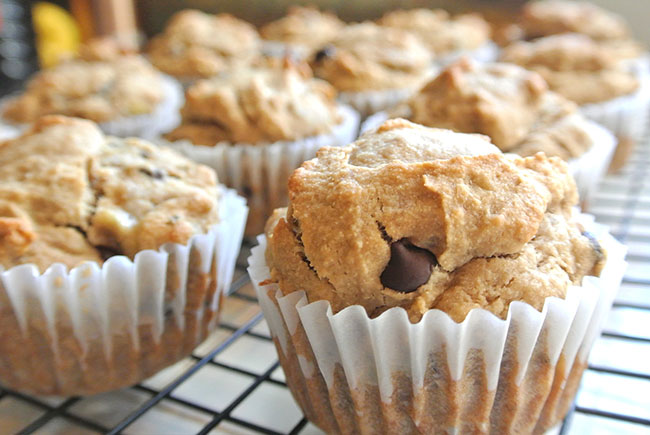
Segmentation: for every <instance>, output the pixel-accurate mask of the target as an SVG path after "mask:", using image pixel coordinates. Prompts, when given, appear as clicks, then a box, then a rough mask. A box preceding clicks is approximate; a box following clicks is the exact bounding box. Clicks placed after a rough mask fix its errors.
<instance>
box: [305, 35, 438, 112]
mask: <svg viewBox="0 0 650 435" xmlns="http://www.w3.org/2000/svg"><path fill="white" fill-rule="evenodd" d="M432 59H433V57H432V54H431V52H430V50H429V49H427V47H426V46H425V45H424V44H423V43H422V42H421V41H420V39H419V38H418V37H416V36H415V35H413V34H411V33H409V32H408V31H406V30H403V29H397V28H391V27H383V26H378V25H377V24H374V23H370V22H364V23H360V24H353V25H350V26H347V27H345V28H344V29H343V30H341V31H340V32H339V33H338V36H337V37H336V38H335V39H334V40H332V41H331V42H330V43H329V44H327V45H326V46H324V47H322V48H321V49H320V50H319V51H318V52H316V54H315V55H314V56H313V58H312V62H311V65H312V67H313V69H314V74H315V75H316V77H320V78H322V79H324V80H327V81H328V82H329V83H331V84H332V85H333V86H334V87H335V88H336V89H337V90H338V91H340V93H339V99H340V100H341V101H343V102H344V103H346V104H350V105H351V106H352V107H354V108H355V109H356V110H357V111H358V112H359V113H361V114H362V116H367V115H369V114H371V113H375V112H378V111H380V110H384V109H386V108H387V107H390V106H392V105H395V104H397V103H398V102H400V101H402V100H403V99H404V98H406V97H407V96H408V95H410V94H411V93H412V92H413V91H414V90H415V89H416V88H417V87H418V86H419V85H421V84H422V82H423V81H424V80H425V79H426V77H427V76H428V75H429V74H430V73H431V67H432Z"/></svg>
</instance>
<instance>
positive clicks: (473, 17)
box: [379, 9, 490, 55]
mask: <svg viewBox="0 0 650 435" xmlns="http://www.w3.org/2000/svg"><path fill="white" fill-rule="evenodd" d="M379 24H381V25H382V26H386V27H395V28H398V29H404V30H407V31H409V32H412V33H414V34H415V35H417V36H418V37H419V38H420V40H422V41H423V42H424V43H425V44H426V45H427V47H429V49H430V50H432V51H433V52H434V53H435V54H436V55H444V54H448V53H450V52H453V51H457V50H474V49H477V48H479V47H480V46H481V45H483V44H485V43H486V42H488V41H489V39H490V26H489V24H488V23H487V21H485V20H484V19H483V18H482V17H481V16H480V15H478V14H464V15H457V16H455V17H451V16H450V15H449V13H448V12H447V11H445V10H443V9H411V10H396V11H391V12H388V13H387V14H385V15H384V16H383V17H382V18H381V19H380V20H379Z"/></svg>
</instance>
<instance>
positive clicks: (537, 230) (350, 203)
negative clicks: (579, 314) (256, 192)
mask: <svg viewBox="0 0 650 435" xmlns="http://www.w3.org/2000/svg"><path fill="white" fill-rule="evenodd" d="M289 196H290V203H289V208H288V209H279V210H277V211H276V213H275V215H274V216H273V217H272V218H271V219H270V220H269V222H268V224H267V238H268V247H267V252H266V255H267V262H268V265H269V267H270V270H271V277H272V280H273V281H275V282H278V283H279V286H280V289H281V290H282V291H283V292H284V293H285V294H286V293H290V292H293V291H297V290H304V291H305V292H306V294H307V297H308V299H309V301H310V302H313V301H315V300H319V299H325V300H328V301H329V302H330V303H331V304H332V308H333V310H334V311H335V312H336V311H340V310H341V309H343V308H345V307H347V306H350V305H355V304H359V305H362V306H363V307H364V308H365V309H366V311H367V312H368V314H369V315H370V316H376V315H378V314H380V313H382V312H383V311H385V310H386V309H388V308H391V307H403V308H405V309H406V310H407V311H408V314H409V317H410V319H411V321H413V322H417V321H418V320H419V319H420V318H421V317H422V315H423V314H424V313H425V312H426V311H427V310H430V309H433V308H439V309H442V310H444V311H446V312H447V313H448V314H449V315H450V316H451V317H452V318H453V319H454V320H456V321H461V320H462V319H464V317H465V316H466V315H467V313H468V312H469V311H470V310H471V309H473V308H477V307H481V308H484V309H487V310H489V311H491V312H493V313H494V314H496V315H497V316H500V317H502V318H504V317H505V315H506V313H507V309H508V306H509V304H510V302H512V301H516V300H520V301H523V302H526V303H528V304H530V305H532V306H534V307H535V308H537V309H541V308H542V306H543V303H544V300H545V298H546V297H548V296H558V297H564V295H565V294H566V291H567V288H568V287H569V286H570V285H571V284H579V283H580V282H581V280H582V278H583V276H584V275H586V274H590V273H597V272H598V270H599V267H600V265H601V262H602V259H603V256H602V252H601V251H600V248H599V247H598V246H595V244H594V242H592V240H591V239H590V238H589V237H587V236H584V235H582V234H581V230H580V228H579V227H578V226H577V225H576V224H575V223H574V222H573V221H572V220H571V207H572V206H573V205H574V204H575V203H576V200H577V194H576V188H575V184H574V182H573V179H572V177H571V175H570V174H569V173H568V171H567V166H566V164H565V163H564V162H562V161H561V160H559V159H557V158H547V157H546V156H544V155H543V154H541V153H540V154H537V155H535V156H533V157H527V158H520V157H515V156H512V155H505V154H501V153H500V152H499V150H498V149H497V148H496V147H494V146H493V145H491V144H490V143H489V141H488V140H487V138H486V137H485V136H480V135H467V134H462V133H454V132H451V131H449V130H441V129H431V128H426V127H423V126H419V125H416V124H412V123H410V122H408V121H405V120H401V119H394V120H390V121H387V122H386V123H384V124H383V125H382V126H380V127H379V128H378V129H377V130H375V131H371V132H368V133H366V134H364V135H363V136H361V137H360V138H359V139H358V140H357V141H356V142H354V143H352V144H351V145H349V146H346V147H343V148H322V149H321V150H320V151H319V152H318V155H317V157H316V158H315V159H313V160H310V161H308V162H305V163H304V164H303V165H302V166H301V167H300V168H299V169H297V170H296V171H295V172H294V174H293V176H292V177H291V178H290V180H289Z"/></svg>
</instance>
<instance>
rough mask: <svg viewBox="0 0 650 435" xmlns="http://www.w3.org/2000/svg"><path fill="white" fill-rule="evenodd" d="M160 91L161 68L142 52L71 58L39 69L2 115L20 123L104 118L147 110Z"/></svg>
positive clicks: (159, 97) (161, 95) (161, 96)
mask: <svg viewBox="0 0 650 435" xmlns="http://www.w3.org/2000/svg"><path fill="white" fill-rule="evenodd" d="M164 96H165V95H164V90H163V82H162V77H161V75H160V73H159V72H158V71H156V70H155V69H154V68H153V67H152V66H151V65H150V64H149V63H148V62H147V61H146V60H144V59H143V58H142V57H140V56H135V55H134V56H121V57H117V58H114V59H111V60H108V61H97V62H91V61H84V60H71V61H69V62H65V63H62V64H60V65H58V66H56V67H54V68H51V69H46V70H43V71H40V72H39V73H37V74H36V76H34V78H32V79H31V80H30V81H29V82H28V83H27V88H26V90H25V92H23V93H22V94H21V95H19V96H17V97H16V98H13V99H11V100H9V101H8V102H7V104H6V106H5V107H4V108H3V114H2V116H3V117H5V118H6V119H8V120H10V121H12V122H18V123H22V122H33V121H35V120H36V119H38V118H40V117H41V116H43V115H52V114H56V115H67V116H77V117H80V118H86V119H90V120H92V121H95V122H105V121H110V120H113V119H116V118H120V117H126V116H134V115H141V114H145V113H151V112H153V111H154V110H155V108H156V106H157V105H158V104H159V103H160V102H161V101H162V100H163V99H164Z"/></svg>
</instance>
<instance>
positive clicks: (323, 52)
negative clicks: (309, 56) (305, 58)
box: [314, 45, 336, 63]
mask: <svg viewBox="0 0 650 435" xmlns="http://www.w3.org/2000/svg"><path fill="white" fill-rule="evenodd" d="M335 50H336V49H335V48H334V47H333V46H331V45H326V46H325V47H323V48H321V49H320V50H318V51H317V52H316V54H315V55H314V62H316V63H318V62H321V61H322V60H323V59H325V58H326V57H331V56H333V55H334V51H335Z"/></svg>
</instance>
